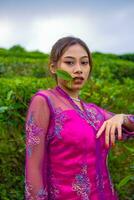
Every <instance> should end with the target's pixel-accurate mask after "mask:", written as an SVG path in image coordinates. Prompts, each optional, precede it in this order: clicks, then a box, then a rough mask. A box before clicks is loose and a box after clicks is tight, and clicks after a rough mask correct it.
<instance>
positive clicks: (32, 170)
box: [25, 95, 50, 200]
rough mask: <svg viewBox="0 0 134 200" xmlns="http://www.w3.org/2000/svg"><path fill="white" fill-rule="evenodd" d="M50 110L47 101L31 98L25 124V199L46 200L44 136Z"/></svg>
mask: <svg viewBox="0 0 134 200" xmlns="http://www.w3.org/2000/svg"><path fill="white" fill-rule="evenodd" d="M49 117H50V110H49V106H48V104H47V100H46V99H45V98H43V97H42V96H39V95H36V96H34V97H33V98H32V100H31V102H30V105H29V108H28V112H27V117H26V123H25V132H26V159H25V199H26V200H47V199H48V193H47V179H46V174H47V173H46V172H47V171H46V169H47V168H46V166H47V154H46V140H45V138H46V134H47V129H48V126H49Z"/></svg>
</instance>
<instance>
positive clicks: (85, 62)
mask: <svg viewBox="0 0 134 200" xmlns="http://www.w3.org/2000/svg"><path fill="white" fill-rule="evenodd" d="M81 64H82V65H88V64H89V62H88V61H82V62H81Z"/></svg>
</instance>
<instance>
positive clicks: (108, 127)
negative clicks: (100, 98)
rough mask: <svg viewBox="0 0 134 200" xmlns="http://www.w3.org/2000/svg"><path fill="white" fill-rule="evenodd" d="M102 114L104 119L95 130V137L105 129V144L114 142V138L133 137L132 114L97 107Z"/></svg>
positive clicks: (133, 124)
mask: <svg viewBox="0 0 134 200" xmlns="http://www.w3.org/2000/svg"><path fill="white" fill-rule="evenodd" d="M98 108H99V110H100V112H101V113H102V114H103V116H104V118H105V121H104V123H103V124H102V126H101V128H100V129H99V131H98V132H97V135H96V138H99V137H100V136H101V135H102V133H103V132H104V131H105V145H106V147H109V143H111V144H112V145H114V144H115V140H116V139H119V140H120V139H124V140H125V139H128V138H130V137H134V120H133V118H134V115H127V114H115V113H113V112H109V111H107V110H105V109H102V108H100V107H98Z"/></svg>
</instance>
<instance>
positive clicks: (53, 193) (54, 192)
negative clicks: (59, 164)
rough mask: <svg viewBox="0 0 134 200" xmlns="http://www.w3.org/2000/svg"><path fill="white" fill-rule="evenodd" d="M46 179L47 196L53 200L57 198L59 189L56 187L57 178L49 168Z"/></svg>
mask: <svg viewBox="0 0 134 200" xmlns="http://www.w3.org/2000/svg"><path fill="white" fill-rule="evenodd" d="M48 180H49V195H50V196H49V198H50V199H51V200H55V199H56V198H58V194H59V192H60V189H59V187H58V182H57V179H56V178H55V176H54V174H53V172H52V169H51V168H49V170H48Z"/></svg>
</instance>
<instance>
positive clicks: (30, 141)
mask: <svg viewBox="0 0 134 200" xmlns="http://www.w3.org/2000/svg"><path fill="white" fill-rule="evenodd" d="M43 132H44V129H43V128H40V127H39V126H38V125H37V124H36V123H35V119H34V115H33V112H31V113H30V117H29V119H28V121H27V122H26V133H27V134H28V136H27V148H26V149H27V151H28V155H29V156H31V154H32V147H33V146H34V145H37V144H39V143H40V138H39V136H38V135H39V134H43Z"/></svg>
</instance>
